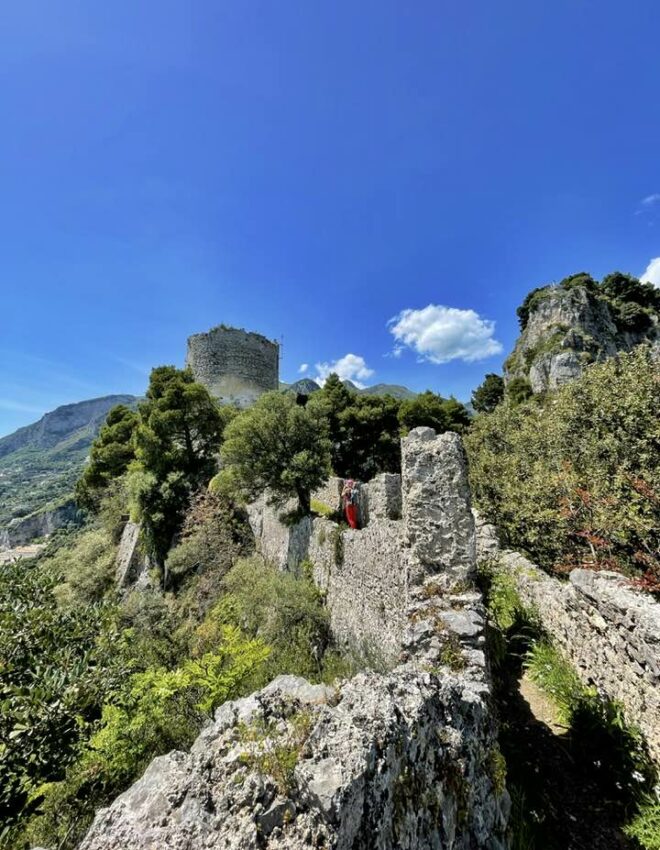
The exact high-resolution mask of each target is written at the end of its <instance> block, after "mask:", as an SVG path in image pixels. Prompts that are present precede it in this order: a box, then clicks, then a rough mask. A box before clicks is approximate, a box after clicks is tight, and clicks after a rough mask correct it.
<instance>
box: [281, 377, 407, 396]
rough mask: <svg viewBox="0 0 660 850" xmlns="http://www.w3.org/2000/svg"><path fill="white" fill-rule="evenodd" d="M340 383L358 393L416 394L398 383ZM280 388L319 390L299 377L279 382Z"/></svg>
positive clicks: (309, 392)
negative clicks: (371, 384) (287, 382)
mask: <svg viewBox="0 0 660 850" xmlns="http://www.w3.org/2000/svg"><path fill="white" fill-rule="evenodd" d="M342 383H343V385H344V386H345V387H346V388H347V389H349V390H351V392H354V393H357V394H358V395H391V396H394V398H398V399H406V398H415V396H416V395H417V393H414V392H413V391H412V390H409V389H408V387H402V386H400V385H399V384H374V385H373V386H372V387H358V386H356V385H355V384H354V383H353V381H349V380H345V381H342ZM280 389H281V390H290V391H292V392H296V393H301V394H304V395H311V393H315V392H317V390H320V389H321V386H320V384H318V383H317V382H316V381H314V380H312V379H311V378H301V379H300V380H299V381H296V382H295V383H293V384H284V383H282V382H280Z"/></svg>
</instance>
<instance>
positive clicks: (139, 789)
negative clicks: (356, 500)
mask: <svg viewBox="0 0 660 850" xmlns="http://www.w3.org/2000/svg"><path fill="white" fill-rule="evenodd" d="M406 444H407V445H406ZM403 455H404V458H405V460H404V474H403V482H404V485H403V488H404V489H403V504H404V508H403V518H402V519H401V520H394V521H393V520H386V519H375V520H373V521H372V522H371V523H370V524H369V525H368V526H367V527H366V528H364V529H362V530H359V531H354V530H349V531H345V532H344V533H343V534H341V532H340V535H339V537H335V541H336V540H340V541H341V546H340V547H339V548H340V549H341V551H340V553H338V552H337V549H336V545H337V544H336V542H335V541H332V540H331V538H330V536H329V532H331V531H332V530H333V529H337V526H336V525H335V524H334V523H332V522H331V521H330V520H328V519H323V518H318V519H316V520H314V521H313V522H312V521H311V520H309V523H308V525H305V526H303V527H304V529H305V535H306V534H307V532H308V531H309V532H310V534H309V544H308V551H307V556H311V557H312V560H313V562H314V575H315V578H316V580H317V581H318V583H319V584H320V586H321V587H322V588H323V589H324V590H326V592H327V600H328V607H329V608H330V611H331V615H332V627H333V630H334V629H335V628H339V629H342V628H345V631H346V633H347V634H349V633H350V634H352V636H353V638H354V639H359V638H360V637H361V636H362V635H363V634H365V632H366V631H369V632H370V633H371V636H372V638H374V639H375V640H376V641H377V642H378V645H380V646H387V644H388V642H389V643H390V644H391V645H392V646H394V645H395V646H396V649H397V652H396V654H395V653H393V652H392V653H390V661H391V665H392V669H390V670H389V671H388V672H382V673H376V672H364V673H360V674H358V675H357V676H355V677H353V678H352V679H350V680H348V681H343V682H339V683H337V685H336V686H335V687H328V686H322V685H310V684H309V683H307V682H306V681H305V680H302V679H298V678H295V677H291V676H284V677H279V678H278V679H276V680H275V681H273V682H272V683H271V684H270V685H269V686H268V687H266V688H265V689H263V690H262V691H260V692H258V693H255V694H252V695H251V696H250V697H247V698H246V699H243V700H238V701H235V702H230V703H226V704H225V705H223V706H221V707H220V708H219V709H218V711H217V713H216V716H215V720H214V722H213V723H211V724H210V725H209V726H208V727H207V728H206V729H205V730H204V731H203V732H202V733H201V735H200V736H199V738H198V739H197V741H196V743H195V744H194V746H193V748H192V750H191V752H190V753H189V754H184V753H178V752H174V753H170V754H169V755H167V756H163V757H161V758H159V759H156V760H154V762H152V764H151V765H150V766H149V768H148V769H147V771H146V772H145V774H144V776H143V777H142V779H140V780H139V781H138V782H137V783H136V784H135V785H134V786H133V787H132V788H130V789H129V790H128V791H126V792H125V793H124V794H122V795H121V796H120V797H119V798H118V799H117V800H116V801H115V802H114V803H113V804H112V805H111V806H110V807H109V808H108V809H105V810H102V811H101V812H99V814H98V815H97V817H96V820H95V821H94V824H93V825H92V828H91V829H90V832H89V834H88V835H87V837H86V838H85V840H84V841H83V843H82V845H81V846H80V850H157V848H158V850H160V848H165V847H167V848H171V850H193V848H195V850H196V848H201V847H204V848H206V850H220V848H222V850H229V848H236V850H239V848H241V849H243V848H244V850H247V849H248V848H255V847H264V848H272V850H275V848H278V849H279V850H285V848H287V850H294V848H295V850H302V848H305V847H326V848H335V849H336V850H372V848H373V850H395V848H397V850H399V848H401V850H404V848H405V850H450V848H451V850H478V849H479V848H484V850H486V849H487V850H504V848H505V847H506V846H507V844H506V824H507V818H508V810H509V798H508V795H507V793H506V790H505V787H504V769H503V762H502V757H501V755H500V753H499V749H498V747H497V739H496V728H495V725H494V719H493V715H492V711H491V699H490V689H489V681H488V674H487V665H486V658H485V654H484V650H485V637H484V610H483V605H482V602H481V598H480V595H479V594H478V593H477V592H476V591H475V590H474V588H473V586H472V585H471V582H470V578H471V575H472V572H473V569H474V549H475V543H474V523H473V521H472V515H471V513H470V504H469V493H468V490H467V483H466V479H465V473H466V470H465V459H464V457H463V455H462V449H461V446H460V440H459V439H458V438H457V437H456V436H455V435H451V436H450V437H448V435H442V436H440V437H436V436H435V434H434V433H433V432H432V431H430V429H421V430H420V431H418V432H413V433H412V434H411V435H410V436H409V437H408V438H407V440H406V441H404V452H403ZM406 463H410V464H412V466H413V469H412V470H410V471H409V474H407V473H406V469H405V464H406ZM437 466H440V467H442V471H441V472H440V471H438V470H437V469H436V467H437ZM423 470H427V471H428V470H431V472H430V473H429V474H433V475H435V477H434V482H435V486H436V487H450V488H452V490H455V492H452V493H451V494H447V493H445V492H437V491H435V490H434V489H433V488H424V487H423V482H422V474H423ZM422 496H423V498H422ZM268 510H270V509H266V512H267V511H268ZM252 521H253V523H256V525H257V530H258V531H259V530H260V532H261V540H260V544H261V546H262V549H263V547H264V546H268V540H267V536H268V534H269V533H270V532H271V531H275V527H274V526H273V525H271V519H266V517H265V514H264V509H262V510H260V511H258V512H257V513H256V519H255V516H253V517H252ZM259 523H261V525H260V526H259ZM253 527H254V525H253ZM321 532H324V533H325V534H321ZM276 537H277V543H276V548H277V549H278V551H280V552H281V554H282V556H284V554H285V553H286V559H285V560H284V562H283V566H284V567H285V568H286V566H288V563H289V561H288V556H289V552H290V546H291V544H290V541H289V543H287V544H286V545H284V547H282V544H281V540H282V538H281V537H280V536H279V532H277V533H276ZM385 541H387V543H385ZM409 543H410V545H408V544H409ZM328 544H329V545H328ZM384 547H386V548H384ZM434 547H435V549H434ZM460 553H463V555H464V560H463V561H462V563H461V562H460V557H461V555H460ZM338 554H340V555H341V557H338ZM420 556H423V558H424V560H423V566H424V569H420V566H419V565H420V560H419V558H420ZM410 564H413V565H414V569H412V570H411V569H409V565H410ZM371 571H373V572H371ZM388 605H389V608H388V607H387V606H388ZM341 617H344V620H341ZM393 624H397V625H396V627H394V626H393ZM395 636H396V637H395Z"/></svg>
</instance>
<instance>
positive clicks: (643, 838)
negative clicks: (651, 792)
mask: <svg viewBox="0 0 660 850" xmlns="http://www.w3.org/2000/svg"><path fill="white" fill-rule="evenodd" d="M624 832H625V833H626V835H628V836H629V837H630V838H636V839H637V841H638V842H639V843H640V845H641V846H642V847H643V848H644V850H660V802H659V801H658V800H657V799H653V798H649V799H648V800H646V801H645V802H644V803H643V805H642V806H640V809H639V811H638V813H637V814H636V815H635V817H634V818H633V819H632V821H631V822H630V823H629V824H628V825H627V826H626V827H625V828H624Z"/></svg>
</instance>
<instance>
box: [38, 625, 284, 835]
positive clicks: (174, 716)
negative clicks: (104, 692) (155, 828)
mask: <svg viewBox="0 0 660 850" xmlns="http://www.w3.org/2000/svg"><path fill="white" fill-rule="evenodd" d="M218 637H219V642H218V644H217V645H216V646H215V648H214V650H213V651H211V652H208V653H205V654H204V655H203V656H201V657H200V658H197V659H193V660H190V661H188V662H187V663H185V664H184V665H182V666H181V667H179V668H177V669H175V670H165V669H155V670H154V669H150V670H146V671H145V672H143V673H137V674H135V675H133V676H132V677H131V678H130V680H129V682H128V684H127V686H126V687H125V689H124V690H123V691H122V692H121V693H120V694H119V695H118V696H116V697H115V699H114V700H113V701H112V702H109V703H107V704H106V705H105V706H104V708H103V714H102V717H101V722H100V725H99V728H98V730H97V731H96V732H95V734H94V735H93V736H92V738H91V739H90V741H89V743H88V744H87V746H86V747H85V748H84V749H83V751H82V754H81V756H80V758H79V759H78V760H77V761H76V763H75V764H73V765H72V766H71V768H70V769H69V770H68V771H67V775H66V779H65V781H64V782H62V783H59V784H57V785H52V786H50V787H48V788H46V789H44V791H45V795H46V800H45V804H44V807H43V815H42V816H41V817H40V818H38V819H37V820H36V822H35V823H33V824H32V825H31V827H30V834H31V836H32V837H33V838H34V839H36V840H42V841H44V843H50V844H53V843H55V842H56V841H57V842H60V841H61V840H62V839H64V838H65V837H66V839H67V840H70V838H71V832H72V829H73V830H75V831H76V834H78V833H79V832H80V830H81V827H82V826H85V825H86V824H87V823H88V822H89V820H90V819H91V816H92V814H93V811H94V809H95V808H96V807H98V806H101V805H103V804H105V803H107V802H108V801H109V800H110V799H112V798H113V797H114V796H115V795H116V794H117V793H119V792H120V791H122V790H124V788H126V787H127V786H128V785H129V784H130V783H131V782H132V781H133V780H134V779H135V778H136V777H137V776H138V775H139V774H140V773H141V772H142V771H143V770H144V769H145V767H146V766H147V764H148V763H149V762H150V761H151V759H152V758H154V756H157V755H161V754H162V753H165V752H168V751H170V750H172V749H187V748H189V747H190V745H191V744H192V742H193V741H194V739H195V737H196V736H197V735H198V733H199V731H200V729H201V726H202V724H203V722H204V720H205V719H206V718H208V717H209V715H210V714H211V713H212V712H213V710H214V709H215V708H216V707H217V706H218V705H220V704H221V703H223V702H225V701H226V700H227V699H233V698H235V697H238V696H241V695H243V694H244V693H246V692H248V691H249V690H250V689H251V687H252V685H253V683H254V681H255V677H256V675H257V672H258V670H259V668H260V667H261V666H262V665H263V663H264V661H265V660H266V658H267V657H268V654H269V651H270V650H269V648H268V647H267V646H265V645H264V644H263V643H262V642H261V641H259V640H252V639H247V638H245V637H244V636H243V635H242V634H241V632H240V631H239V630H238V629H236V628H232V627H229V626H226V627H224V628H223V629H222V630H221V631H220V633H219V635H218ZM58 846H59V844H58ZM67 846H70V845H68V844H67Z"/></svg>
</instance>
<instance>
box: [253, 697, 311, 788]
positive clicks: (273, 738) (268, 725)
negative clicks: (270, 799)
mask: <svg viewBox="0 0 660 850" xmlns="http://www.w3.org/2000/svg"><path fill="white" fill-rule="evenodd" d="M313 719H314V718H313V715H312V714H311V712H309V711H299V712H297V713H296V714H293V715H292V716H291V717H289V718H288V720H287V726H286V729H285V730H284V731H281V730H279V729H278V724H277V723H275V722H274V721H265V720H263V718H260V719H259V720H257V721H256V722H254V723H251V724H250V725H243V726H242V727H241V728H240V730H239V732H240V740H241V742H242V743H243V744H244V745H246V750H245V751H244V752H242V753H241V761H242V762H243V764H245V765H246V766H247V767H248V768H249V769H250V770H254V771H256V772H257V773H258V774H259V775H261V776H270V777H271V778H272V779H273V780H274V781H275V784H276V785H277V788H278V791H279V792H280V794H283V795H284V796H288V795H290V794H291V792H292V791H293V789H294V788H295V769H296V765H297V764H298V761H299V759H300V754H301V752H302V750H303V747H304V746H305V744H306V743H307V739H308V738H309V736H310V733H311V731H312V726H313Z"/></svg>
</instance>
